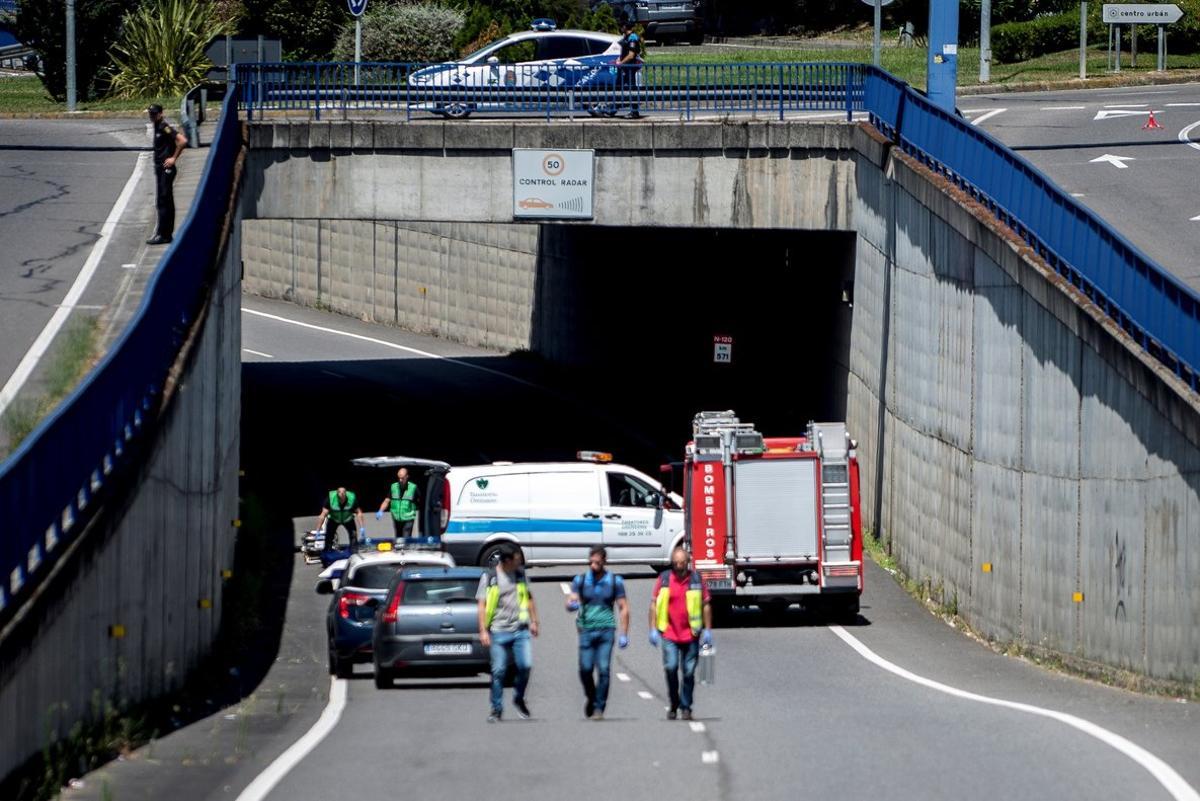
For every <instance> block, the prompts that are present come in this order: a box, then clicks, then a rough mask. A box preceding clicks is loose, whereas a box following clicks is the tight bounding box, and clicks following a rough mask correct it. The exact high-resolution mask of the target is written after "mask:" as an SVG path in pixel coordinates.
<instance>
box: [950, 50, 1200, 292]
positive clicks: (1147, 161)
mask: <svg viewBox="0 0 1200 801" xmlns="http://www.w3.org/2000/svg"><path fill="white" fill-rule="evenodd" d="M1151 57H1152V56H1151ZM959 106H960V108H961V110H962V111H963V113H964V115H965V116H966V117H968V118H969V119H971V120H972V121H974V122H975V123H976V124H977V125H979V126H980V127H981V128H983V129H985V130H987V131H988V132H989V133H991V134H993V135H995V136H996V137H997V138H999V139H1000V141H1002V142H1004V143H1005V144H1006V145H1008V146H1010V147H1012V148H1013V149H1015V150H1016V151H1017V152H1019V153H1020V154H1021V155H1023V156H1024V157H1026V158H1027V159H1029V160H1030V161H1031V162H1033V164H1034V165H1035V166H1037V167H1038V168H1039V169H1041V170H1042V171H1043V172H1045V173H1046V174H1047V175H1048V176H1049V177H1050V178H1052V179H1053V180H1054V181H1055V182H1056V183H1058V185H1059V186H1061V187H1062V188H1063V189H1064V190H1066V191H1067V192H1069V193H1071V194H1072V195H1074V196H1075V197H1076V198H1077V199H1078V200H1080V201H1081V202H1082V203H1084V204H1085V205H1087V206H1089V207H1090V208H1091V209H1093V210H1094V211H1096V212H1097V213H1098V214H1099V215H1100V216H1101V217H1103V218H1104V219H1106V220H1108V221H1109V222H1111V223H1112V224H1113V225H1115V226H1116V228H1117V230H1119V231H1120V232H1121V233H1122V234H1124V235H1125V236H1126V237H1127V238H1128V239H1130V241H1132V242H1133V244H1134V245H1136V246H1137V247H1139V248H1140V249H1141V250H1142V251H1143V252H1145V253H1146V254H1147V255H1148V256H1150V257H1151V258H1153V259H1154V260H1156V261H1157V262H1158V263H1159V264H1161V265H1162V266H1163V267H1165V268H1166V269H1167V270H1169V271H1170V272H1171V273H1173V274H1174V275H1175V276H1176V277H1178V278H1179V279H1181V280H1182V281H1183V282H1184V283H1186V284H1188V285H1189V286H1190V287H1192V289H1194V290H1197V291H1200V256H1197V254H1198V253H1200V191H1198V190H1200V84H1180V85H1173V86H1135V87H1126V88H1119V89H1089V90H1082V91H1069V92H1034V93H1004V94H997V95H977V96H972V97H964V98H961V99H960V101H959ZM1152 110H1153V112H1154V117H1155V119H1156V120H1157V121H1158V122H1159V123H1160V124H1161V125H1162V126H1163V127H1162V128H1161V129H1155V130H1143V129H1142V126H1143V125H1144V124H1145V123H1146V122H1147V120H1148V119H1149V115H1150V111H1152ZM1105 156H1110V157H1117V158H1112V159H1109V160H1101V161H1097V159H1103V158H1104V157H1105ZM1114 161H1115V162H1117V163H1114ZM1118 164H1119V165H1120V166H1118Z"/></svg>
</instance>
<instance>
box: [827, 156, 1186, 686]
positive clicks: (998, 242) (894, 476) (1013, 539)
mask: <svg viewBox="0 0 1200 801" xmlns="http://www.w3.org/2000/svg"><path fill="white" fill-rule="evenodd" d="M858 151H859V156H858V163H857V171H856V183H857V189H858V191H857V195H858V203H857V205H856V207H855V221H856V227H857V228H858V231H859V256H858V270H857V276H856V293H855V294H856V301H857V303H856V308H855V317H854V327H853V336H852V346H851V376H850V380H849V399H848V402H849V409H850V414H849V417H850V424H851V429H852V431H854V432H855V434H856V435H857V436H858V437H859V442H860V445H861V447H862V452H863V453H864V454H865V455H866V458H865V459H864V468H865V470H864V475H863V486H864V505H865V516H866V519H867V522H868V524H869V525H872V526H877V527H878V529H879V530H880V531H881V532H882V533H883V534H884V535H885V536H889V537H890V538H891V540H892V542H893V547H894V549H895V553H896V554H897V556H898V559H899V562H900V564H901V566H902V567H903V569H904V570H905V572H906V573H908V574H909V575H911V576H913V577H915V578H918V579H921V580H924V581H927V582H928V583H929V585H930V586H931V588H932V591H933V594H934V597H935V598H938V599H940V600H941V601H942V602H943V603H946V604H953V605H956V606H957V608H958V609H959V611H960V612H962V613H963V614H964V615H965V616H966V618H967V619H968V620H969V621H970V622H971V624H972V625H973V626H974V627H975V628H976V629H978V630H979V631H981V632H983V633H984V634H985V635H987V636H989V637H993V638H996V639H998V640H1004V641H1008V640H1016V641H1020V642H1023V643H1027V644H1030V645H1034V646H1041V647H1044V648H1046V649H1049V650H1052V651H1058V652H1061V653H1064V654H1068V655H1072V656H1076V657H1079V658H1082V659H1083V660H1090V661H1095V662H1100V663H1105V664H1109V665H1115V666H1118V667H1122V668H1128V669H1131V670H1135V671H1139V672H1143V673H1146V674H1149V675H1150V676H1153V677H1158V678H1164V679H1175V680H1185V681H1194V680H1196V679H1197V678H1200V625H1198V624H1200V588H1198V587H1197V585H1196V582H1195V581H1194V576H1195V575H1197V573H1196V571H1197V569H1198V568H1200V447H1198V446H1200V409H1197V407H1196V405H1195V404H1194V403H1193V402H1192V401H1194V397H1193V398H1189V397H1188V396H1187V395H1186V390H1184V391H1182V392H1181V391H1180V389H1181V387H1182V385H1180V384H1178V383H1177V382H1175V380H1174V379H1173V377H1172V376H1170V375H1169V374H1168V373H1167V372H1166V371H1165V370H1163V369H1162V368H1161V366H1159V365H1157V364H1156V363H1154V362H1152V361H1149V360H1147V359H1146V358H1145V357H1144V356H1143V355H1142V354H1141V353H1140V352H1139V351H1138V350H1137V349H1136V348H1134V347H1132V343H1131V342H1129V340H1128V339H1127V338H1126V337H1125V336H1124V334H1122V333H1121V332H1119V331H1117V330H1116V329H1115V328H1114V327H1113V326H1111V324H1110V323H1108V322H1107V321H1106V320H1104V319H1103V318H1100V317H1099V316H1098V315H1097V314H1095V310H1094V308H1092V307H1090V305H1089V304H1088V303H1087V302H1086V299H1084V298H1082V296H1080V295H1079V294H1078V293H1077V292H1075V291H1074V290H1072V289H1071V288H1070V287H1067V286H1064V285H1063V283H1062V282H1061V280H1059V278H1058V277H1057V276H1056V275H1054V274H1053V273H1052V272H1050V271H1048V270H1046V269H1045V267H1044V265H1042V264H1041V263H1040V262H1037V261H1035V260H1033V259H1031V258H1029V257H1028V252H1027V251H1026V250H1025V249H1023V248H1021V247H1020V246H1019V243H1014V242H1013V241H1012V240H1011V239H1010V238H1009V237H1010V236H1011V235H1010V234H1008V233H1007V232H1004V231H1002V230H1000V229H999V228H998V227H995V226H994V224H993V223H991V222H990V221H989V220H988V218H987V217H986V216H984V215H982V214H978V215H977V214H975V213H973V212H972V210H970V209H969V208H968V207H967V206H965V205H964V204H963V202H962V198H961V197H954V196H952V195H951V193H950V192H949V190H948V189H947V187H946V186H945V185H944V184H943V183H942V182H940V181H937V180H935V179H933V178H932V176H931V175H930V174H929V173H928V172H926V171H924V170H921V169H920V168H917V167H915V166H914V164H913V162H911V161H909V160H907V159H906V158H904V157H901V156H893V157H892V158H891V159H890V160H888V159H887V158H886V157H885V154H884V151H883V149H882V148H881V147H880V146H879V143H878V142H875V141H872V140H871V139H870V138H869V137H868V136H867V135H866V134H865V133H862V134H861V140H860V142H859V143H858ZM881 401H882V405H881ZM985 565H987V566H989V567H990V571H989V572H985ZM1076 593H1081V594H1082V596H1081V598H1082V599H1081V600H1079V596H1076V595H1075V594H1076Z"/></svg>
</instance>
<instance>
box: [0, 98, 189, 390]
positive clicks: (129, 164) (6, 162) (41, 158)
mask: <svg viewBox="0 0 1200 801" xmlns="http://www.w3.org/2000/svg"><path fill="white" fill-rule="evenodd" d="M148 146H149V138H148V135H147V130H146V124H145V122H144V121H142V120H140V119H125V120H4V121H2V122H0V243H3V244H2V246H0V337H2V341H3V342H4V347H3V348H0V386H3V385H4V384H5V383H6V382H7V381H8V379H9V377H10V376H11V375H12V373H13V371H14V370H15V369H16V367H17V365H18V364H19V363H20V361H21V359H22V358H23V357H24V355H25V353H26V351H28V349H29V347H30V346H31V345H32V344H33V342H34V340H35V339H36V338H37V337H38V335H39V334H40V333H41V331H42V329H43V328H44V327H45V325H46V323H47V321H49V319H50V317H51V316H52V315H53V314H54V312H55V310H56V309H57V308H58V306H59V304H61V303H62V302H63V299H64V298H65V297H66V295H67V293H68V291H69V289H70V287H71V285H72V283H73V282H74V281H75V279H76V276H78V275H79V272H80V269H81V268H82V267H83V266H84V263H85V262H86V260H87V259H88V256H89V254H90V253H91V252H92V248H93V246H94V245H95V244H96V242H97V240H98V238H99V236H100V229H101V227H102V225H103V223H104V221H105V219H106V218H108V216H109V213H110V212H111V211H112V209H113V206H114V203H115V202H116V201H117V198H118V196H119V195H120V194H121V191H122V189H123V188H124V186H125V184H126V182H127V181H128V180H129V178H130V175H131V174H132V173H133V171H134V167H135V165H136V164H137V163H138V155H139V151H145V150H146V149H147V148H148ZM143 173H144V174H143V175H142V176H141V180H140V181H139V183H138V185H137V189H136V191H135V192H134V194H133V197H132V200H131V202H130V203H129V205H128V207H127V209H126V212H125V214H124V216H123V217H122V219H121V222H120V224H118V225H117V227H116V230H115V232H114V234H113V238H112V240H111V241H110V243H109V245H108V247H107V248H106V250H105V257H104V259H102V260H101V263H100V264H99V266H98V267H97V270H96V273H95V274H94V276H93V277H92V279H91V281H90V282H89V285H88V289H87V291H86V292H85V293H84V294H83V296H82V297H81V298H80V299H79V301H78V303H77V306H76V311H78V312H80V313H85V314H93V315H94V314H98V313H99V312H100V311H101V310H102V308H103V307H104V306H105V304H107V303H109V302H110V301H111V300H112V298H113V296H114V294H115V292H116V290H115V286H116V285H117V284H118V283H119V281H120V278H121V274H122V270H121V265H122V264H124V263H130V262H135V261H137V260H138V256H139V255H140V253H141V251H142V250H144V247H145V246H144V245H143V244H142V241H143V240H144V239H145V238H146V237H147V236H148V234H149V230H150V228H152V227H153V214H154V197H153V194H154V190H153V176H152V175H149V171H147V170H144V171H143ZM180 217H181V218H182V214H180Z"/></svg>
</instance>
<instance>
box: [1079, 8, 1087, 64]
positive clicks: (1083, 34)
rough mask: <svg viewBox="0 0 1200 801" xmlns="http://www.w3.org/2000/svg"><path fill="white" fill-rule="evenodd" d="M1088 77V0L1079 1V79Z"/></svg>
mask: <svg viewBox="0 0 1200 801" xmlns="http://www.w3.org/2000/svg"><path fill="white" fill-rule="evenodd" d="M1086 78H1087V0H1082V2H1080V3H1079V80H1081V81H1082V80H1085V79H1086Z"/></svg>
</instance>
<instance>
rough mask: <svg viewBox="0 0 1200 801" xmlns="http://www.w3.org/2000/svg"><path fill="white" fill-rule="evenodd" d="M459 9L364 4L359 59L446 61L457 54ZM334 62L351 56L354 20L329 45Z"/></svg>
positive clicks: (427, 4) (432, 5)
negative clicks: (332, 46) (455, 45)
mask: <svg viewBox="0 0 1200 801" xmlns="http://www.w3.org/2000/svg"><path fill="white" fill-rule="evenodd" d="M463 20H464V15H463V12H461V11H459V10H458V9H456V8H449V7H447V6H444V5H441V4H439V3H435V2H418V3H387V2H382V3H379V4H378V5H374V6H367V13H366V14H364V15H363V17H362V60H363V61H408V62H418V63H429V62H436V61H449V60H450V59H453V58H455V57H456V55H457V50H456V48H455V47H454V41H455V37H456V36H457V35H458V32H459V29H460V28H462V25H463ZM333 56H334V58H335V59H336V60H338V61H352V60H353V59H354V23H353V22H348V23H347V24H346V25H345V26H343V27H342V32H341V33H340V34H339V35H338V39H337V44H336V45H335V46H334V48H333Z"/></svg>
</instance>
